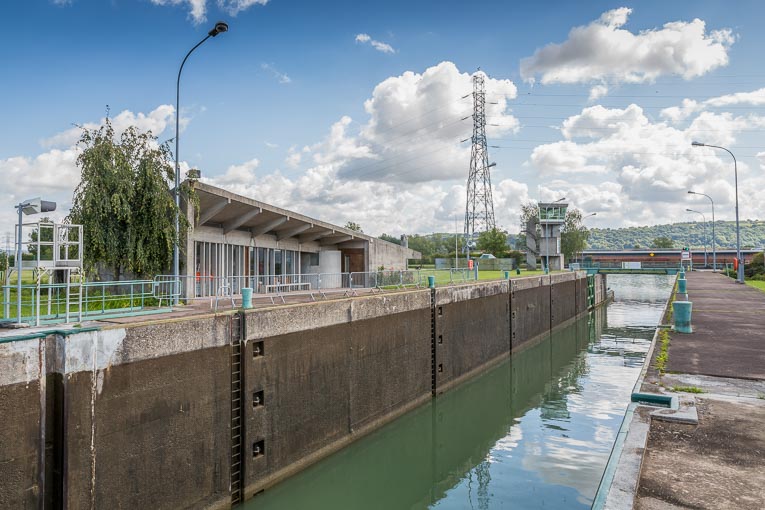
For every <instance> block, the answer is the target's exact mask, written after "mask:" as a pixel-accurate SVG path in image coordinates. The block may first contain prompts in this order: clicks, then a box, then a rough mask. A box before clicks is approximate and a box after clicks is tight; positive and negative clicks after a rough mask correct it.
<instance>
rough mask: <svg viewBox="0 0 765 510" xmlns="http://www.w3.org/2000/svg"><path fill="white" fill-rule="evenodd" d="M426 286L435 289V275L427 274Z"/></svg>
mask: <svg viewBox="0 0 765 510" xmlns="http://www.w3.org/2000/svg"><path fill="white" fill-rule="evenodd" d="M428 288H430V289H435V288H436V277H435V276H428Z"/></svg>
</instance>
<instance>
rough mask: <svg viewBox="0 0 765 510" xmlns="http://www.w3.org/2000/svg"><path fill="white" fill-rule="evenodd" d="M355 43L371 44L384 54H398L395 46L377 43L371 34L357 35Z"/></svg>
mask: <svg viewBox="0 0 765 510" xmlns="http://www.w3.org/2000/svg"><path fill="white" fill-rule="evenodd" d="M355 41H356V42H357V43H362V44H366V43H369V44H370V45H371V46H372V47H373V48H374V49H376V50H377V51H379V52H382V53H396V50H394V49H393V46H391V45H390V44H388V43H384V42H380V41H376V40H375V39H372V37H371V36H370V35H369V34H357V35H356V39H355Z"/></svg>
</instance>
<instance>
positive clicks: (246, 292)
mask: <svg viewBox="0 0 765 510" xmlns="http://www.w3.org/2000/svg"><path fill="white" fill-rule="evenodd" d="M242 308H252V288H250V287H242Z"/></svg>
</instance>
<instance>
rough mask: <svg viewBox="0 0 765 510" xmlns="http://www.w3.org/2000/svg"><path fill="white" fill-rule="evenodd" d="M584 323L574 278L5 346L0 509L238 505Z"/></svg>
mask: <svg viewBox="0 0 765 510" xmlns="http://www.w3.org/2000/svg"><path fill="white" fill-rule="evenodd" d="M595 292H596V295H597V300H598V302H600V301H602V300H603V299H605V296H606V290H605V278H604V277H600V276H598V277H597V284H596V288H595ZM586 310H587V280H586V276H585V274H584V273H570V274H554V275H550V276H542V277H531V278H526V279H517V280H511V281H507V280H501V281H490V282H477V283H474V284H467V285H457V286H451V287H439V288H437V289H417V290H410V291H400V292H386V293H382V294H374V295H365V296H361V297H355V298H343V299H335V300H327V301H319V302H315V303H301V304H295V305H286V306H270V307H259V308H257V309H253V310H246V311H245V310H231V311H226V312H221V313H218V314H212V313H203V314H193V313H189V312H185V313H179V314H168V315H164V316H161V317H155V318H151V319H149V320H145V321H142V320H133V321H113V322H100V323H91V324H84V325H83V327H80V328H69V329H66V330H38V331H32V332H28V334H27V335H26V336H12V334H10V333H6V334H4V335H3V336H0V508H51V507H60V506H63V507H66V508H100V507H105V506H108V507H115V508H123V507H134V508H173V509H175V508H179V507H197V508H228V507H230V506H231V505H232V503H235V502H236V501H241V500H243V499H246V498H248V497H250V496H251V495H253V494H255V493H257V492H258V491H260V490H262V489H264V488H266V487H268V486H270V485H272V484H274V483H276V482H278V481H279V480H281V479H283V478H285V477H287V476H289V475H290V474H293V473H295V472H297V471H299V470H301V469H303V468H304V467H306V466H308V465H310V464H311V463H313V462H315V461H317V460H319V459H321V458H323V457H325V456H326V455H328V454H330V453H332V452H334V451H336V450H338V449H339V448H342V447H343V446H345V445H346V444H348V443H350V442H351V441H354V440H356V439H358V438H359V437H361V436H363V435H364V434H366V433H368V432H371V431H373V430H376V429H377V428H379V427H380V426H381V425H383V424H384V423H387V422H389V421H391V420H393V419H395V418H396V417H398V416H400V415H401V414H403V413H405V412H407V411H408V410H411V409H413V408H414V407H416V406H418V405H420V404H421V403H423V402H425V401H427V400H428V399H431V398H433V396H434V395H438V394H439V393H441V392H443V391H445V390H447V389H448V388H450V387H451V386H454V385H456V384H459V383H460V382H461V381H463V380H465V379H467V378H469V377H471V376H472V375H475V374H478V373H481V372H483V371H484V370H485V369H486V368H487V367H489V366H491V365H493V364H495V363H497V362H498V361H500V360H502V359H504V358H506V357H507V356H510V355H511V352H513V351H515V350H518V349H522V348H528V347H529V346H531V345H534V343H535V342H536V341H537V340H538V339H540V338H541V337H542V336H543V335H546V334H548V333H549V332H550V331H551V329H553V328H554V327H555V326H558V325H562V324H565V323H566V322H568V321H570V320H572V319H574V318H575V317H576V316H577V315H578V314H581V313H583V312H585V311H586ZM15 334H17V333H15Z"/></svg>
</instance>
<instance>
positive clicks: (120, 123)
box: [0, 105, 189, 234]
mask: <svg viewBox="0 0 765 510" xmlns="http://www.w3.org/2000/svg"><path fill="white" fill-rule="evenodd" d="M174 120H175V117H174V108H173V107H172V106H170V105H160V106H158V107H157V108H155V109H154V110H152V111H151V112H149V113H143V112H138V113H134V112H132V111H130V110H124V111H122V112H120V113H119V114H118V115H116V116H114V117H112V119H111V121H112V126H113V127H114V130H115V134H116V136H119V135H120V134H121V133H122V132H123V131H124V130H125V129H127V128H128V127H129V126H131V125H132V126H136V127H138V128H139V129H140V130H142V131H145V130H152V132H153V133H154V134H155V135H159V134H160V133H162V132H164V131H165V130H166V129H168V127H170V129H173V128H174V125H173V124H174ZM182 120H183V119H182ZM103 122H104V119H101V120H100V122H86V123H84V124H83V127H86V128H88V129H97V128H98V127H99V126H100V125H102V124H103ZM80 133H81V128H79V127H74V128H70V129H67V130H65V131H62V132H61V133H58V134H56V135H53V136H52V137H50V138H48V139H46V140H44V141H43V146H44V147H46V148H47V149H48V150H47V151H46V152H43V153H42V154H39V155H37V156H34V157H29V156H22V155H20V156H13V157H9V158H7V159H0V175H2V176H3V179H4V185H3V186H0V203H3V204H17V203H19V202H20V201H21V200H25V199H27V198H32V197H35V196H41V197H43V198H44V199H46V200H52V201H54V202H56V203H57V204H58V207H57V210H56V212H55V213H52V214H51V215H50V216H51V217H52V218H53V219H56V220H60V219H63V218H64V217H65V216H66V215H67V214H68V213H69V209H70V207H71V201H72V196H73V193H74V189H75V188H76V187H77V185H78V184H79V182H80V169H79V167H78V166H77V157H78V156H79V154H80V152H81V150H80V149H79V148H78V147H77V146H76V143H77V141H78V140H79V138H80ZM188 168H189V165H188V164H187V163H186V162H185V161H181V171H182V172H183V173H185V171H187V170H188ZM16 221H17V219H16V218H15V213H14V211H13V209H12V208H10V209H9V208H8V207H6V208H3V209H0V234H3V233H4V232H6V231H12V230H13V225H15V223H16Z"/></svg>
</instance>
